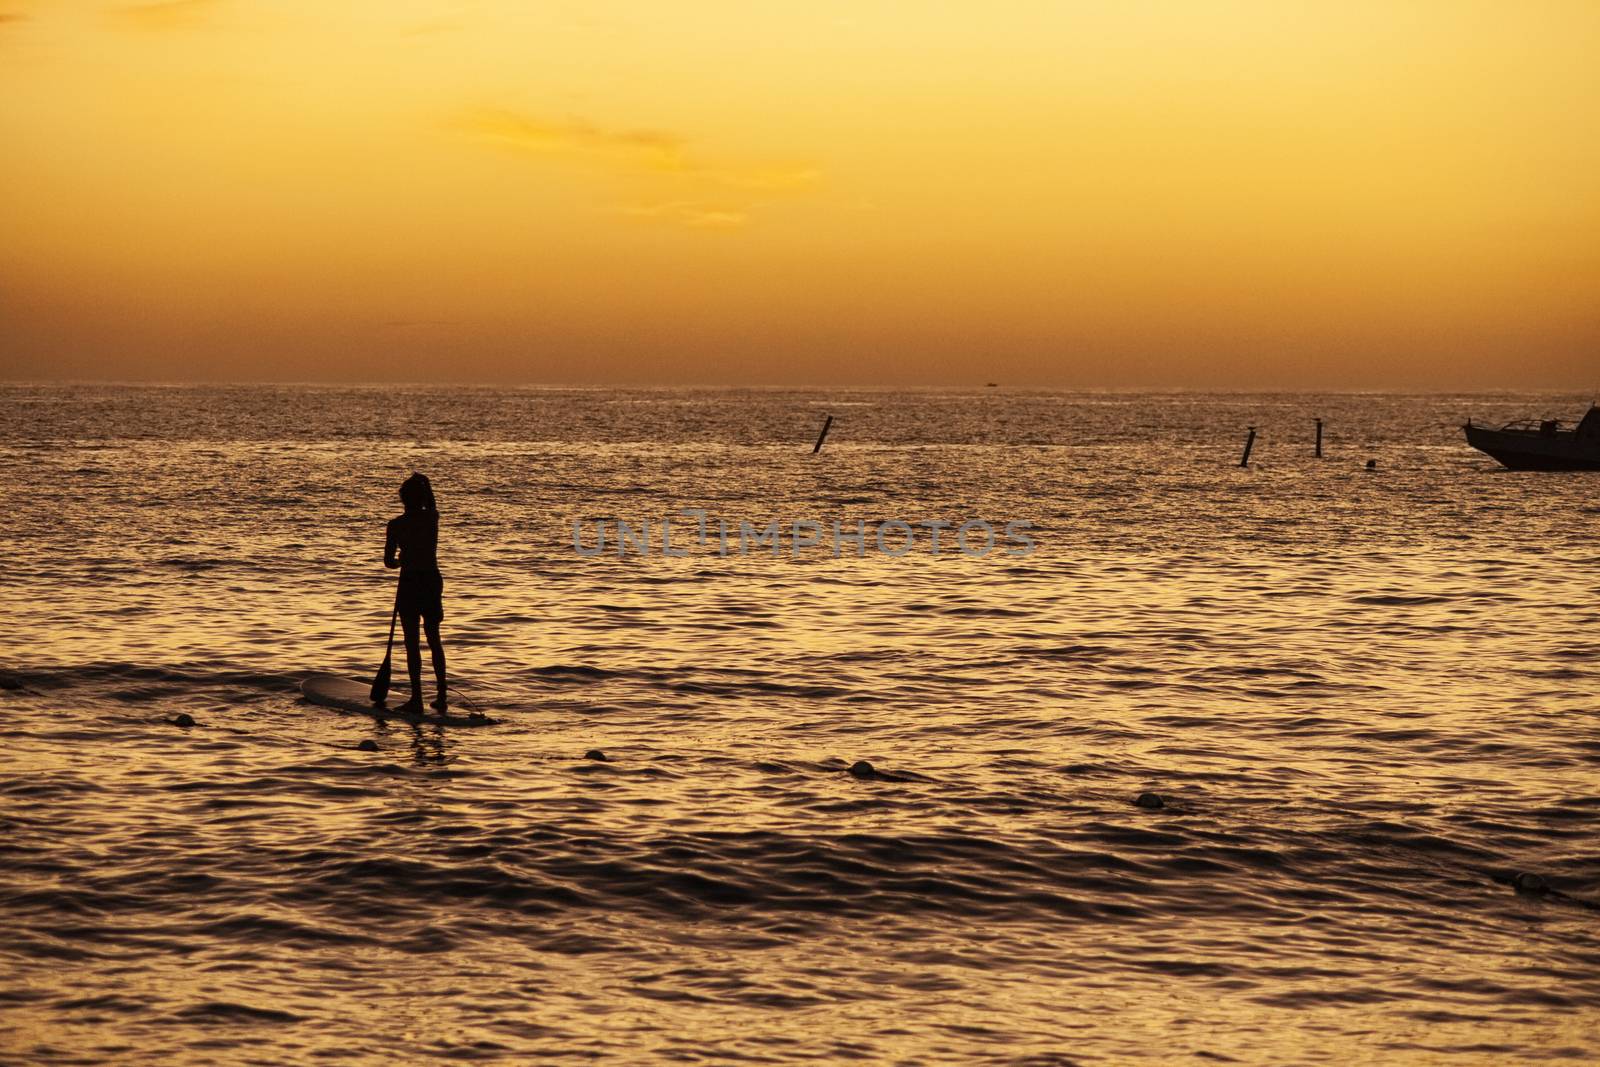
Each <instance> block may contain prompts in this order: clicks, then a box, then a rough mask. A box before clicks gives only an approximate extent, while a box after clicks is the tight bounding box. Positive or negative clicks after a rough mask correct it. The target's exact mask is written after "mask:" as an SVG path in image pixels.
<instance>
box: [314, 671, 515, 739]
mask: <svg viewBox="0 0 1600 1067" xmlns="http://www.w3.org/2000/svg"><path fill="white" fill-rule="evenodd" d="M300 692H302V693H304V694H305V697H306V699H307V700H309V701H311V703H313V704H320V705H321V706H323V707H325V708H338V709H339V710H340V711H353V712H356V713H358V714H361V715H371V716H372V717H373V718H375V719H399V720H400V721H402V722H428V723H435V724H437V725H439V726H493V725H494V724H495V723H496V722H498V721H499V720H498V719H491V718H489V716H487V715H480V714H479V713H478V712H473V713H472V714H470V715H440V714H439V713H438V712H437V711H432V710H430V711H428V713H427V714H425V715H402V714H401V713H400V712H398V711H396V710H395V709H394V708H392V707H390V706H389V705H387V704H374V703H373V702H372V686H371V685H369V684H367V683H364V682H358V681H356V680H355V679H353V678H346V677H344V676H342V675H338V674H328V673H326V672H322V673H318V674H313V675H311V676H309V677H308V678H306V680H305V681H303V682H301V683H300Z"/></svg>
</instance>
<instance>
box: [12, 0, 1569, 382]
mask: <svg viewBox="0 0 1600 1067" xmlns="http://www.w3.org/2000/svg"><path fill="white" fill-rule="evenodd" d="M1596 56H1600V3H1595V2H1593V0H1525V2H1516V3H1512V2H1503V0H1495V2H1477V0H1431V2H1430V0H1405V2H1397V0H1383V2H1366V0H1353V2H1352V0H1341V2H1338V3H1334V2H1316V3H1306V2H1295V0H1252V2H1242V0H1205V2H1200V0H1181V2H1180V0H1168V2H1148V0H1106V2H1082V3H1078V2H1072V0H988V2H985V3H978V2H977V0H963V2H954V0H917V2H914V3H911V2H906V0H838V2H836V0H795V2H789V0H726V2H724V0H682V2H678V3H664V2H661V0H627V2H624V0H614V2H609V3H607V2H594V3H579V2H576V0H574V2H570V3H557V2H549V3H545V2H540V3H533V2H527V0H516V2H513V0H478V2H474V0H455V2H442V3H421V2H408V0H384V2H382V3H378V2H370V3H367V2H360V0H350V2H342V3H330V2H327V0H165V2H156V3H134V4H110V5H107V4H90V3H75V2H69V0H54V2H49V3H46V2H33V3H30V2H27V0H0V137H3V144H4V152H3V156H0V376H4V377H9V378H55V377H86V378H158V379H249V380H253V379H343V380H362V381H372V380H383V379H394V380H407V381H416V380H431V379H452V380H479V381H513V382H551V383H561V382H594V383H612V382H616V383H624V382H640V383H658V382H659V383H674V382H681V383H734V384H790V383H794V384H821V385H828V384H868V383H882V384H949V383H972V382H980V383H981V382H983V381H988V380H996V381H1002V382H1005V383H1007V384H1018V385H1023V384H1029V385H1060V386H1078V385H1084V386H1141V385H1149V386H1192V387H1200V388H1206V387H1266V388H1276V387H1314V388H1324V387H1326V388H1368V387H1401V388H1424V389H1427V388H1496V387H1550V388H1573V389H1590V388H1593V387H1596V386H1600V94H1597V89H1600V73H1597V71H1600V62H1597V61H1596Z"/></svg>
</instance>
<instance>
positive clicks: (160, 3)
mask: <svg viewBox="0 0 1600 1067" xmlns="http://www.w3.org/2000/svg"><path fill="white" fill-rule="evenodd" d="M219 3H220V0H157V2H156V3H149V4H125V5H123V6H121V7H114V8H112V9H111V11H110V15H111V17H112V19H113V20H115V21H116V22H119V23H121V24H122V25H124V26H129V27H132V28H134V29H140V30H170V29H176V28H178V27H181V26H193V25H195V24H196V23H198V22H203V21H204V20H205V17H206V15H207V14H208V13H209V12H210V11H211V9H213V8H215V7H216V6H217V5H218V4H219Z"/></svg>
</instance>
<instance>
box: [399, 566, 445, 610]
mask: <svg viewBox="0 0 1600 1067" xmlns="http://www.w3.org/2000/svg"><path fill="white" fill-rule="evenodd" d="M395 610H396V611H398V612H399V613H400V617H401V618H402V619H414V618H416V617H417V616H419V615H420V616H422V618H423V619H425V620H427V621H428V622H438V621H439V620H440V619H443V618H444V576H443V575H442V574H440V573H439V572H438V571H424V572H422V573H421V574H409V573H406V572H401V574H400V588H399V590H398V592H397V593H396V594H395Z"/></svg>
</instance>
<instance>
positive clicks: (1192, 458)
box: [0, 386, 1600, 1064]
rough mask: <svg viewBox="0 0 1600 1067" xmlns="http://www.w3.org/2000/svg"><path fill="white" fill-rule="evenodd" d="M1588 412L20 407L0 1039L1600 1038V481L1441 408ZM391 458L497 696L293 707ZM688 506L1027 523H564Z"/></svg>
mask: <svg viewBox="0 0 1600 1067" xmlns="http://www.w3.org/2000/svg"><path fill="white" fill-rule="evenodd" d="M1582 403H1583V398H1527V397H1472V398H1467V397H1387V396H1386V397H1376V396H1350V397H1298V396H1285V395H1271V396H1201V395H1176V396H1159V397H1158V396H1134V395H1118V394H1034V395H1013V394H1009V393H1007V392H1005V391H1003V390H999V391H997V390H985V391H977V392H972V393H941V392H925V393H875V392H859V393H851V394H828V395H823V394H806V393H794V392H764V391H753V392H749V391H723V392H718V391H693V390H672V391H668V390H658V391H638V392H595V391H559V390H502V391H492V390H471V389H450V390H420V389H419V390H408V391H400V392H387V393H380V392H376V391H371V390H359V389H332V388H302V389H284V388H267V387H253V388H244V387H238V388H205V389H180V388H170V389H166V388H156V389H135V388H127V387H104V386H98V387H87V386H85V387H6V388H5V389H3V390H0V404H3V405H4V411H5V413H6V418H5V419H4V420H3V423H0V471H3V479H4V484H5V485H6V486H7V487H8V488H7V490H6V493H7V499H8V506H9V509H10V519H11V530H12V535H11V546H10V560H9V562H8V565H7V586H6V587H7V594H8V595H7V598H6V600H7V606H8V608H9V609H10V613H11V618H12V624H13V630H14V633H15V634H16V635H17V637H16V639H15V641H14V644H13V646H12V649H11V652H10V653H8V657H7V669H6V672H5V673H4V674H3V675H0V679H3V680H4V681H5V683H6V685H7V688H6V689H5V690H4V691H3V692H0V702H3V707H4V711H5V714H6V719H7V722H8V723H9V724H10V727H11V730H12V736H11V738H10V742H9V744H8V745H7V746H6V748H5V749H4V752H3V754H0V794H3V796H4V800H3V803H0V826H3V830H4V832H3V833H0V851H3V860H0V914H3V916H4V922H3V923H0V962H3V967H0V975H3V977H0V1005H3V1006H4V1010H3V1011H0V1049H4V1050H6V1051H7V1052H8V1053H10V1054H14V1055H16V1056H19V1057H22V1058H24V1059H26V1060H28V1061H31V1062H42V1063H67V1062H84V1061H100V1060H106V1059H112V1060H122V1061H125V1062H153V1061H157V1060H162V1061H168V1062H174V1063H212V1062H242V1061H251V1060H255V1061H261V1062H272V1063H313V1062H316V1063H322V1062H329V1061H344V1062H350V1061H355V1062H362V1061H365V1062H373V1063H380V1062H382V1063H389V1062H397V1061H398V1062H407V1061H416V1060H425V1059H432V1058H441V1059H443V1058H448V1059H469V1060H485V1061H496V1060H503V1061H506V1062H529V1061H539V1060H548V1059H554V1058H556V1057H563V1058H568V1057H572V1058H584V1059H596V1058H602V1059H603V1058H609V1059H613V1060H615V1061H617V1062H624V1063H638V1062H660V1061H669V1060H674V1061H677V1060H733V1059H748V1060H756V1061H765V1062H788V1061H795V1060H804V1059H812V1060H819V1061H828V1062H832V1061H838V1060H842V1059H861V1060H867V1061H873V1062H881V1061H892V1060H903V1061H907V1062H918V1063H1018V1064H1061V1063H1071V1062H1077V1063H1090V1062H1107V1061H1110V1062H1119V1061H1131V1060H1135V1059H1156V1060H1163V1059H1165V1060H1192V1059H1195V1058H1196V1057H1199V1058H1202V1059H1204V1058H1209V1059H1211V1060H1213V1061H1216V1062H1226V1060H1227V1058H1232V1059H1235V1060H1241V1061H1252V1062H1291V1061H1302V1062H1303V1061H1319V1060H1333V1059H1352V1058H1354V1059H1357V1060H1362V1061H1379V1060H1381V1061H1393V1062H1408V1061H1409V1062H1444V1061H1454V1062H1462V1063H1468V1062H1472V1063H1477V1062H1516V1061H1524V1060H1529V1059H1533V1058H1544V1057H1567V1058H1573V1059H1586V1058H1594V1057H1595V1056H1596V1054H1597V1045H1600V1042H1597V1041H1596V1038H1595V1034H1596V1025H1595V1021H1596V1019H1597V1017H1600V1015H1597V1013H1600V979H1597V977H1596V975H1600V936H1597V935H1596V929H1597V927H1596V921H1597V919H1600V911H1597V908H1596V905H1597V903H1600V850H1597V848H1596V842H1597V837H1596V830H1595V827H1596V824H1597V820H1600V766H1597V764H1600V729H1597V719H1596V712H1595V696H1594V694H1595V691H1596V680H1597V678H1600V668H1597V652H1596V650H1595V644H1594V638H1593V635H1594V634H1595V633H1596V632H1597V631H1596V624H1597V622H1600V608H1597V606H1596V605H1597V597H1596V593H1597V588H1596V583H1595V580H1594V575H1595V574H1596V573H1597V572H1596V563H1597V550H1596V548H1595V544H1596V538H1595V532H1596V523H1597V520H1600V503H1597V501H1600V494H1597V489H1600V478H1597V477H1596V476H1594V475H1584V474H1572V475H1539V474H1514V473H1509V472H1504V471H1500V470H1498V469H1496V468H1495V467H1494V466H1493V465H1492V464H1491V463H1490V462H1489V461H1487V460H1486V459H1484V458H1482V457H1480V456H1478V455H1477V454H1476V453H1473V452H1471V451H1470V450H1468V449H1467V448H1466V447H1465V446H1464V445H1463V444H1462V443H1461V441H1460V439H1459V433H1458V432H1457V431H1456V430H1455V424H1456V423H1457V422H1459V421H1460V420H1461V419H1462V418H1464V417H1465V416H1466V415H1469V414H1470V415H1473V416H1475V417H1477V418H1479V419H1482V420H1484V421H1495V420H1504V419H1506V418H1510V417H1513V416H1515V415H1519V414H1524V413H1535V414H1536V413H1540V412H1543V411H1545V410H1552V411H1556V410H1564V409H1568V408H1581V407H1582ZM829 411H832V412H834V413H836V414H837V415H838V416H839V417H838V418H837V419H836V421H835V424H834V426H833V428H832V431H831V433H830V435H829V438H828V443H827V446H826V449H825V450H824V452H823V454H822V455H820V456H816V457H813V456H811V455H810V454H809V453H810V449H811V446H812V444H813V443H814V440H815V436H816V433H817V430H818V428H819V426H820V424H821V420H822V416H823V414H825V413H826V412H829ZM1318 415H1320V416H1321V417H1323V418H1324V419H1325V420H1326V423H1327V427H1328V429H1327V445H1326V447H1327V452H1328V458H1326V459H1324V460H1323V461H1321V462H1318V461H1316V460H1315V459H1313V458H1312V457H1311V447H1312V434H1313V429H1312V422H1311V419H1312V417H1313V416H1318ZM1246 425H1255V426H1257V427H1258V428H1259V430H1260V436H1259V438H1258V440H1257V442H1256V445H1255V451H1254V454H1253V456H1252V464H1253V466H1252V468H1251V469H1249V470H1240V469H1239V468H1238V466H1237V461H1238V448H1239V446H1240V445H1241V444H1242V440H1243V428H1244V426H1246ZM1369 457H1370V458H1376V459H1377V460H1378V461H1379V463H1378V470H1377V471H1376V472H1373V473H1368V472H1367V471H1365V470H1364V469H1363V467H1364V464H1365V461H1366V460H1367V459H1368V458H1369ZM413 468H416V469H422V470H425V471H426V472H427V473H428V474H429V475H430V476H432V478H433V480H434V484H435V486H436V488H437V490H438V493H439V497H440V506H441V509H442V511H443V513H444V532H443V535H442V545H441V566H442V568H443V570H444V573H445V575H446V618H445V637H446V641H447V642H449V643H450V652H451V665H452V668H453V669H454V670H456V671H457V672H459V675H460V679H461V682H462V688H461V690H460V691H459V695H461V696H462V697H464V698H466V699H469V700H470V699H475V700H477V701H479V702H481V703H483V704H485V705H487V706H488V707H489V709H490V710H491V711H492V712H493V713H494V714H496V715H497V716H498V717H500V718H502V719H503V720H505V721H504V724H503V725H500V726H495V727H488V728H484V729H476V730H466V729H451V728H443V729H441V728H438V727H430V726H421V727H418V726H413V725H409V724H406V723H403V722H400V721H397V720H391V721H390V722H388V723H387V724H382V725H380V724H378V723H376V722H374V721H373V720H371V719H369V718H366V717H363V716H341V715H339V714H338V713H336V712H331V711H327V710H324V709H320V708H315V707H311V706H308V705H305V704H303V703H301V702H299V700H298V699H297V695H296V684H297V681H298V678H299V677H300V676H301V675H303V674H304V673H306V672H309V671H314V670H325V669H326V670H340V671H345V672H348V673H350V674H352V675H360V674H363V673H368V672H370V671H371V670H372V669H373V668H374V667H375V666H376V663H377V661H378V659H380V658H381V655H382V652H381V646H382V642H383V639H384V636H385V633H386V623H387V611H388V608H389V604H390V598H391V596H392V586H391V585H388V584H387V581H388V580H389V576H386V575H385V573H384V571H383V568H382V566H381V553H382V538H383V520H384V519H385V518H386V517H387V516H388V515H389V514H391V513H392V510H393V505H394V497H393V494H394V488H395V486H396V485H398V483H399V480H400V478H401V477H403V476H404V475H405V474H406V473H408V472H409V471H410V470H411V469H413ZM679 507H701V508H705V509H706V510H707V512H708V513H709V515H710V516H711V517H712V519H713V520H715V519H716V518H718V517H723V518H727V519H730V520H732V521H734V522H735V523H736V522H737V521H738V520H740V519H747V520H750V521H759V522H766V521H768V520H770V519H772V518H783V519H785V520H794V519H815V520H818V521H822V522H829V521H832V520H835V519H838V520H841V521H845V522H848V523H852V524H853V523H854V522H855V521H856V520H857V519H862V520H866V521H868V522H877V521H881V520H883V519H887V518H894V517H904V518H913V519H915V518H934V517H944V518H949V519H951V520H955V521H960V520H962V519H966V518H974V517H977V518H985V519H988V520H990V521H991V522H994V523H995V524H996V525H997V526H1000V525H1003V524H1004V523H1005V522H1007V521H1010V520H1013V519H1022V520H1029V521H1032V522H1034V523H1035V524H1036V526H1037V531H1038V532H1037V533H1036V535H1035V537H1036V541H1037V543H1038V546H1039V550H1038V551H1037V552H1036V553H1035V554H1034V555H1032V556H1030V557H1027V558H1022V559H1010V558H1004V557H999V556H996V557H991V558H988V559H982V560H975V559H968V558H963V557H960V556H940V557H938V558H934V557H932V556H931V555H929V554H927V553H913V554H911V555H909V556H907V557H905V558H903V559H890V558H885V557H881V556H875V555H874V556H868V557H866V558H860V559H857V558H845V559H833V558H831V557H830V556H828V555H827V554H826V553H821V554H817V553H806V554H804V555H802V556H800V557H799V558H792V557H787V556H783V557H777V558H774V557H772V556H765V555H763V556H750V557H743V558H740V557H732V558H722V557H719V556H717V555H715V554H714V553H707V552H699V553H696V554H694V555H691V556H689V557H687V558H666V557H662V556H661V555H659V554H654V555H651V556H650V557H648V558H645V559H639V558H628V559H618V558H616V557H615V556H611V557H604V558H596V559H582V558H579V557H577V556H576V555H575V554H574V553H573V551H572V548H571V523H572V521H573V520H574V519H577V518H585V519H592V518H597V517H613V518H623V519H632V518H646V517H648V518H656V517H659V516H661V515H664V514H668V513H670V512H672V511H674V510H675V509H677V508H679ZM398 688H400V689H403V688H404V683H403V681H400V682H398ZM179 713H188V714H190V715H192V716H193V717H194V718H195V720H196V721H197V725H196V726H195V727H193V728H189V729H184V728H179V727H176V726H173V725H171V724H170V723H169V722H168V720H170V719H171V718H172V717H173V716H175V715H177V714H179ZM368 738H370V739H372V740H373V741H375V742H376V744H377V751H376V752H364V751H359V750H358V749H357V747H356V746H357V744H358V743H359V742H360V741H362V740H364V739H368ZM591 749H601V750H603V751H604V753H605V754H606V756H607V757H608V758H607V760H606V761H604V762H602V761H598V760H593V759H585V758H584V754H585V753H586V752H587V751H589V750H591ZM858 760H867V761H870V762H871V763H872V765H873V766H874V767H875V768H877V770H878V771H879V772H881V773H879V774H878V775H876V776H857V775H852V774H851V773H850V771H849V768H850V767H851V765H852V764H854V763H855V762H856V761H858ZM1145 792H1151V793H1155V794H1158V795H1159V796H1161V797H1162V798H1164V800H1165V805H1164V806H1163V807H1160V808H1142V807H1138V806H1136V805H1135V804H1134V799H1135V798H1136V797H1137V796H1139V794H1141V793H1145ZM1519 876H1527V877H1524V878H1523V880H1522V885H1523V886H1524V889H1523V890H1522V891H1518V890H1517V889H1516V888H1515V886H1516V883H1517V879H1518V877H1519Z"/></svg>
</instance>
